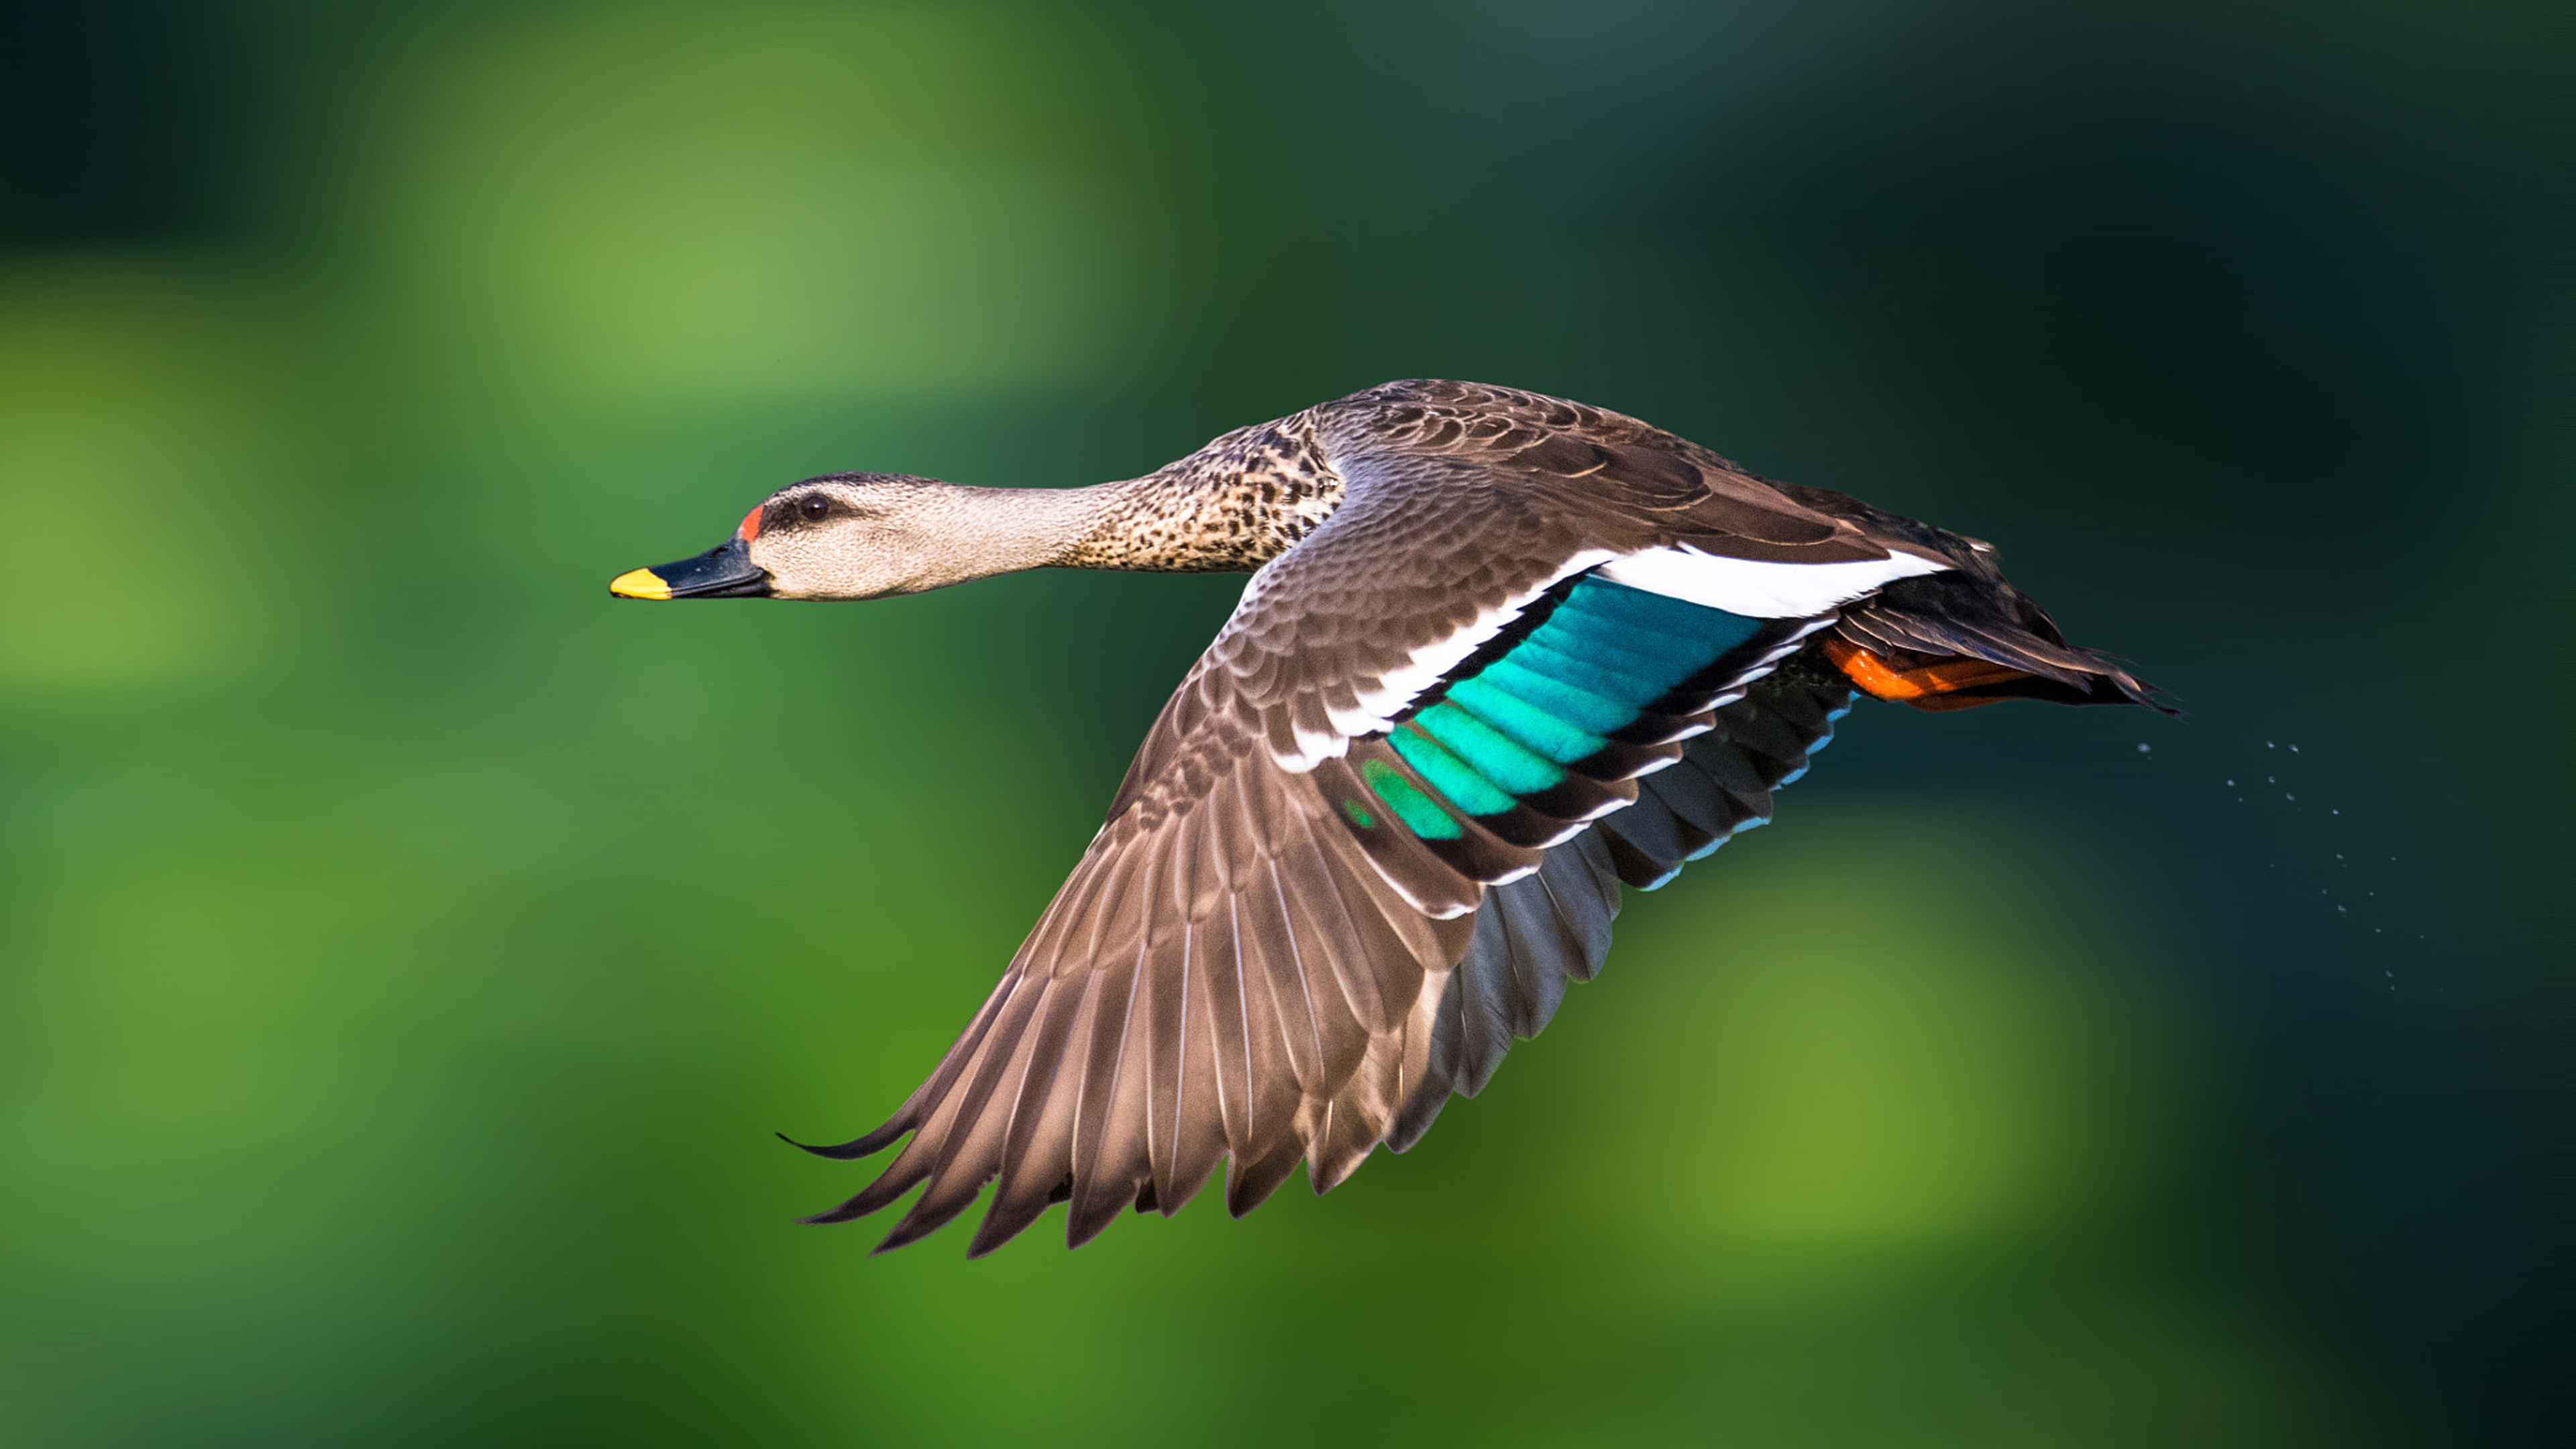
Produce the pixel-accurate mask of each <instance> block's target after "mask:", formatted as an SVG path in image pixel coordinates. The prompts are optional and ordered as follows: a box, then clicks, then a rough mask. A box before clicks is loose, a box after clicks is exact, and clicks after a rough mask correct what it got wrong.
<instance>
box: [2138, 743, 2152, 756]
mask: <svg viewBox="0 0 2576 1449" xmlns="http://www.w3.org/2000/svg"><path fill="white" fill-rule="evenodd" d="M2138 753H2139V754H2142V755H2147V754H2153V753H2155V752H2154V751H2152V750H2150V749H2148V748H2147V747H2146V746H2145V745H2140V746H2138Z"/></svg>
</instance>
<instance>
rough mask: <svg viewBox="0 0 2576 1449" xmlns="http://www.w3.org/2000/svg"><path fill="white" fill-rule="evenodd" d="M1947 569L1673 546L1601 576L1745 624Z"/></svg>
mask: <svg viewBox="0 0 2576 1449" xmlns="http://www.w3.org/2000/svg"><path fill="white" fill-rule="evenodd" d="M1948 567H1950V565H1948V564H1945V563H1935V562H1933V561H1932V560H1930V559H1928V558H1919V557H1917V556H1915V555H1913V554H1910V553H1891V554H1889V555H1888V556H1887V557H1886V558H1881V559H1860V560H1857V561H1853V562H1847V563H1821V564H1802V563H1768V562H1764V561H1762V560H1759V559H1743V558H1727V557H1725V556H1723V555H1720V554H1713V553H1702V552H1700V551H1699V550H1698V549H1695V548H1692V547H1691V546H1690V545H1688V544H1678V545H1675V546H1674V547H1671V548H1650V549H1647V550H1645V551H1644V552H1642V553H1632V554H1630V555H1628V556H1627V557H1625V558H1622V559H1615V560H1613V561H1611V562H1610V563H1608V564H1606V565H1604V566H1603V567H1602V570H1601V577H1603V578H1605V579H1608V580H1609V581H1610V582H1612V583H1614V584H1626V585H1627V586H1628V587H1630V588H1632V589H1644V590H1645V591H1646V592H1647V593H1650V594H1662V595H1664V596H1665V597H1666V598H1672V599H1682V600H1686V601H1688V602H1690V603H1694V604H1699V605H1701V606H1703V607H1706V608H1711V609H1724V610H1725V611H1726V612H1728V613H1730V614H1741V615H1743V616H1745V617H1746V618H1748V619H1799V618H1805V617H1807V616H1808V615H1811V614H1821V613H1824V612H1825V611H1826V610H1828V609H1831V608H1833V607H1834V606H1835V605H1837V604H1847V603H1850V602H1851V601H1852V600H1854V599H1857V598H1859V597H1860V596H1861V595H1863V594H1866V593H1869V592H1871V591H1873V590H1875V589H1879V588H1883V587H1885V586H1886V585H1888V584H1891V583H1894V582H1895V581H1896V580H1898V579H1902V578H1910V577H1912V576H1914V575H1916V574H1929V573H1938V572H1940V571H1941V570H1943V569H1946V568H1948Z"/></svg>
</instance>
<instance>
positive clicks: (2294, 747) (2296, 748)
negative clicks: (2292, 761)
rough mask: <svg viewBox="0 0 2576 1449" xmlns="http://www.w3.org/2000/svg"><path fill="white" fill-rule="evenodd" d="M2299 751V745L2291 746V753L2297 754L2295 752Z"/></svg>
mask: <svg viewBox="0 0 2576 1449" xmlns="http://www.w3.org/2000/svg"><path fill="white" fill-rule="evenodd" d="M2298 752H2299V747H2298V746H2297V745H2292V746H2290V753H2291V754H2294V755H2295V754H2297V753H2298Z"/></svg>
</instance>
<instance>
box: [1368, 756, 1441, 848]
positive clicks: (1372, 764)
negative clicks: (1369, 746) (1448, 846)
mask: <svg viewBox="0 0 2576 1449" xmlns="http://www.w3.org/2000/svg"><path fill="white" fill-rule="evenodd" d="M1360 778H1361V779H1363V780H1365V781H1367V782H1368V787H1369V789H1371V790H1373V791H1375V792H1376V793H1377V798H1379V799H1380V800H1383V801H1385V802H1386V808H1387V809H1389V810H1391V811H1393V812H1395V818H1396V819H1398V820H1401V821H1403V822H1404V826H1405V828H1406V829H1408V830H1410V831H1412V832H1413V833H1414V834H1416V835H1419V836H1421V837H1422V838H1423V839H1425V840H1456V839H1457V838H1458V837H1459V836H1461V835H1463V834H1465V833H1466V832H1465V830H1464V829H1463V828H1462V827H1461V826H1460V825H1459V824H1458V822H1457V821H1455V820H1452V819H1450V818H1449V812H1448V811H1446V810H1443V809H1441V808H1440V806H1439V804H1438V803H1437V802H1435V801H1433V800H1432V798H1431V797H1430V796H1428V795H1425V794H1423V793H1422V792H1421V791H1420V790H1418V789H1415V788H1414V785H1413V782H1412V781H1411V780H1408V779H1406V778H1404V777H1403V776H1402V775H1400V774H1397V773H1396V771H1395V767H1394V766H1392V765H1389V764H1387V763H1386V762H1385V761H1383V760H1363V761H1361V762H1360Z"/></svg>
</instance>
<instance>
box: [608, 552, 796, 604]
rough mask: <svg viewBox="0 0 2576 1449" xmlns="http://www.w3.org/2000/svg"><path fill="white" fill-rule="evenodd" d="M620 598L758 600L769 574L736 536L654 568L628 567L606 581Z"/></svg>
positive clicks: (765, 590)
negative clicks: (695, 554) (754, 561)
mask: <svg viewBox="0 0 2576 1449" xmlns="http://www.w3.org/2000/svg"><path fill="white" fill-rule="evenodd" d="M608 591H609V592H610V593H612V594H615V595H616V596H617V597H619V598H621V599H762V598H767V597H768V596H769V574H768V572H767V571H766V570H764V569H762V568H761V567H760V565H758V564H755V563H753V562H752V561H751V545H750V544H748V543H745V542H744V541H743V540H741V539H739V538H737V539H733V540H731V541H730V542H728V543H726V544H725V546H724V547H722V548H711V549H709V550H707V551H706V552H705V553H702V554H699V555H698V556H697V557H696V558H684V559H682V560H680V561H679V562H678V563H667V564H663V565H661V566H660V567H658V568H649V569H628V570H627V571H626V572H624V573H622V574H619V575H618V576H617V577H615V578H613V579H610V580H609V581H608Z"/></svg>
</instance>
